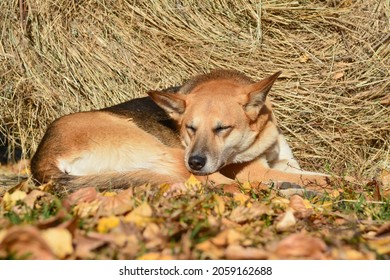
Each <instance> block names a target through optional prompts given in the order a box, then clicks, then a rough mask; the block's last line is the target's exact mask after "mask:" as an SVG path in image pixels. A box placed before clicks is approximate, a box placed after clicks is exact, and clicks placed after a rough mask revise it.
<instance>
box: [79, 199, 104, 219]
mask: <svg viewBox="0 0 390 280" xmlns="http://www.w3.org/2000/svg"><path fill="white" fill-rule="evenodd" d="M100 204H101V202H100V201H97V200H94V201H92V202H82V203H78V204H77V205H76V206H75V207H74V208H73V212H74V213H75V215H77V216H79V217H81V218H87V217H90V216H95V215H96V212H97V210H98V209H99V207H100Z"/></svg>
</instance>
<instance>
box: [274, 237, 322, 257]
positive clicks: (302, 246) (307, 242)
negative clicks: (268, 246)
mask: <svg viewBox="0 0 390 280" xmlns="http://www.w3.org/2000/svg"><path fill="white" fill-rule="evenodd" d="M325 250H326V245H325V243H324V242H323V241H322V240H321V239H319V238H317V237H312V236H308V235H306V234H303V233H295V234H292V235H290V236H288V237H286V238H284V239H283V240H282V241H280V242H279V244H278V245H277V247H276V250H275V252H274V253H275V257H276V258H277V259H297V258H302V259H325Z"/></svg>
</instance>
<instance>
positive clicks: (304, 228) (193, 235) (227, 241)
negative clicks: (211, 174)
mask: <svg viewBox="0 0 390 280" xmlns="http://www.w3.org/2000/svg"><path fill="white" fill-rule="evenodd" d="M18 169H20V165H19V166H2V167H1V175H0V177H1V178H5V175H7V176H8V178H12V176H11V174H12V173H13V172H16V171H17V170H18ZM18 172H20V170H19V171H18ZM14 175H15V174H14ZM13 178H15V177H13ZM25 178H27V179H22V180H21V182H20V183H19V184H16V183H15V182H11V181H9V183H8V188H6V187H5V186H4V185H5V184H4V182H5V180H3V179H2V180H1V183H2V184H3V186H2V187H1V188H2V192H1V195H0V258H2V259H389V258H390V223H389V220H390V204H389V201H390V199H389V198H390V191H389V189H388V188H386V184H387V185H388V180H389V174H388V173H387V172H383V173H382V174H381V175H380V176H379V177H378V178H376V179H372V180H370V181H367V182H365V183H353V184H352V183H347V182H346V181H344V180H333V182H332V185H333V186H334V188H333V190H331V191H329V190H328V191H324V192H321V191H320V192H315V193H314V192H312V191H305V192H303V193H301V194H300V195H297V194H293V193H292V192H289V193H286V192H281V191H279V190H278V189H277V188H276V187H275V186H274V185H272V184H270V185H265V184H261V183H257V182H252V183H249V182H244V183H237V184H234V185H230V186H213V185H202V184H201V183H200V182H198V181H197V180H196V179H194V178H190V179H189V180H188V181H187V182H183V183H180V182H179V183H178V184H177V185H176V186H170V185H161V186H155V187H153V186H149V185H143V186H137V187H130V188H128V189H124V190H105V191H97V190H96V189H95V188H94V187H93V186H91V187H88V188H84V189H80V190H78V191H76V192H74V193H67V192H66V189H64V190H62V191H58V189H56V190H55V191H54V188H53V185H52V184H46V185H42V186H35V185H33V184H32V183H31V180H29V179H28V174H26V175H25ZM173 189H174V190H180V191H172V190H173ZM6 190H7V191H6Z"/></svg>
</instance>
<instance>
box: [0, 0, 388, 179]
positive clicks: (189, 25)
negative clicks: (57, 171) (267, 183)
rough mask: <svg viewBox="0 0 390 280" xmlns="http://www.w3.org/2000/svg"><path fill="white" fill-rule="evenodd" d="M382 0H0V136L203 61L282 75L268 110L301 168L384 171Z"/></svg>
mask: <svg viewBox="0 0 390 280" xmlns="http://www.w3.org/2000/svg"><path fill="white" fill-rule="evenodd" d="M389 5H390V4H389V1H377V0H353V1H352V0H328V1H325V0H322V1H320V0H301V1H277V0H268V1H265V0H264V1H244V0H219V1H193V0H182V1H167V0H162V1H141V0H139V1H130V0H127V1H125V0H118V1H114V0H111V1H110V0H88V1H86V0H73V1H70V0H4V1H1V2H0V26H1V27H0V30H1V41H0V92H1V95H0V100H1V108H0V116H1V122H0V134H3V135H6V137H7V138H8V139H9V140H10V142H11V145H12V146H14V147H15V146H17V145H19V144H20V145H21V147H22V148H23V151H24V155H25V156H26V157H29V156H30V155H31V153H32V152H33V151H34V150H35V149H36V146H37V143H38V142H39V140H40V138H41V137H42V135H43V133H44V131H45V129H46V126H47V124H48V123H49V122H51V121H52V120H54V119H55V118H57V117H59V116H61V115H64V114H68V113H71V112H75V111H79V110H89V109H97V108H102V107H105V106H108V105H112V104H115V103H119V102H121V101H125V100H128V99H130V98H133V97H136V96H141V95H144V94H145V92H146V91H147V90H150V89H157V88H163V87H167V86H171V85H176V84H180V83H181V82H182V81H183V80H185V79H187V78H189V77H192V76H193V75H195V74H198V73H202V72H207V71H209V70H211V69H214V68H229V69H236V70H239V71H242V72H244V73H246V74H248V75H249V76H251V77H252V78H254V79H260V78H262V77H264V76H265V75H266V74H269V73H272V72H275V71H278V70H282V71H283V74H282V76H281V78H280V79H279V80H278V81H277V83H276V85H275V87H274V89H273V91H272V96H273V98H274V100H275V109H276V112H275V113H276V116H277V118H278V120H279V122H280V125H281V128H282V130H283V131H284V132H285V133H286V134H287V136H288V138H289V142H290V143H291V145H292V147H293V149H294V151H295V153H296V156H297V157H298V158H299V159H300V161H301V163H302V165H303V166H305V167H306V168H307V169H316V170H323V169H330V170H331V171H334V172H336V173H340V172H349V173H352V174H353V175H364V176H373V175H375V172H377V170H379V169H383V168H389V164H390V153H389V144H390V143H389V141H390V139H389V138H390V137H389V136H390V133H389V132H390V117H389V116H390V114H389V104H390V97H389V92H390V90H389V89H390V63H389V57H390V55H389V51H390V49H389V32H390V28H389V26H390V22H389V18H390V7H389Z"/></svg>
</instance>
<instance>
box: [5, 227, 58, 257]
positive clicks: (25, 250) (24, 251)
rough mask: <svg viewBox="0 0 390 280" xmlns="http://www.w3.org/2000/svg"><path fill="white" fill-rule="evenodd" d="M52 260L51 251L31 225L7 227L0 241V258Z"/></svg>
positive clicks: (52, 254)
mask: <svg viewBox="0 0 390 280" xmlns="http://www.w3.org/2000/svg"><path fill="white" fill-rule="evenodd" d="M10 256H12V257H13V258H17V259H34V260H52V259H56V257H55V255H54V253H53V251H52V250H51V248H50V246H49V245H48V244H47V243H46V241H45V240H44V239H43V238H42V236H41V234H40V232H39V230H38V229H36V228H34V227H32V226H16V227H13V228H11V229H9V230H8V231H7V232H6V234H5V235H4V237H3V239H2V241H1V243H0V258H2V259H5V258H7V257H10Z"/></svg>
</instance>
